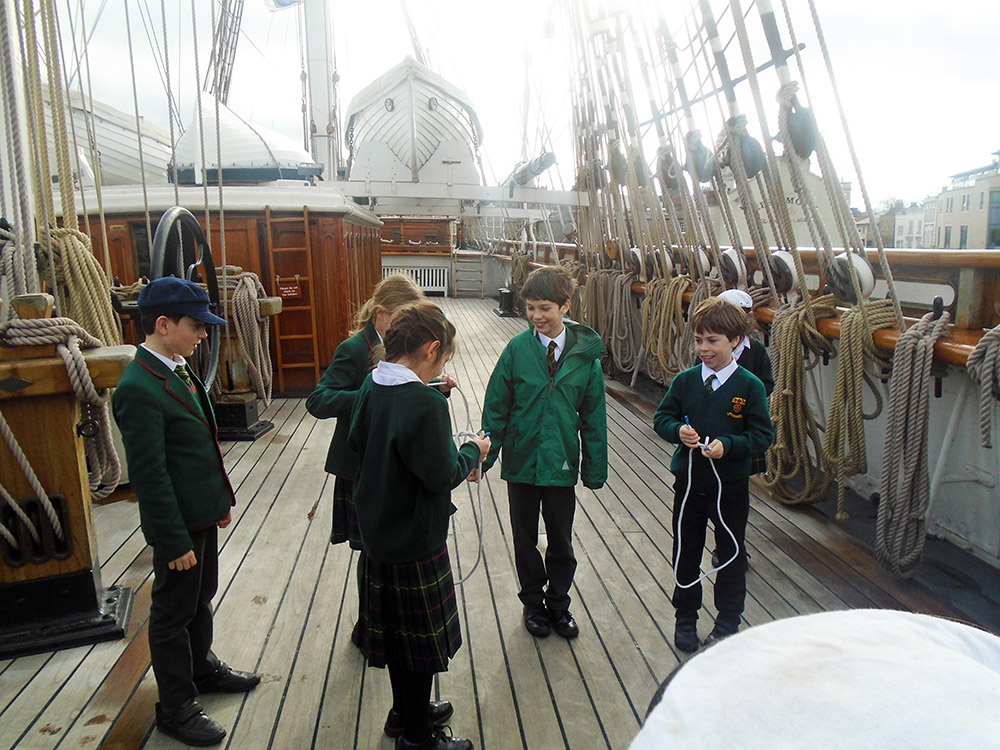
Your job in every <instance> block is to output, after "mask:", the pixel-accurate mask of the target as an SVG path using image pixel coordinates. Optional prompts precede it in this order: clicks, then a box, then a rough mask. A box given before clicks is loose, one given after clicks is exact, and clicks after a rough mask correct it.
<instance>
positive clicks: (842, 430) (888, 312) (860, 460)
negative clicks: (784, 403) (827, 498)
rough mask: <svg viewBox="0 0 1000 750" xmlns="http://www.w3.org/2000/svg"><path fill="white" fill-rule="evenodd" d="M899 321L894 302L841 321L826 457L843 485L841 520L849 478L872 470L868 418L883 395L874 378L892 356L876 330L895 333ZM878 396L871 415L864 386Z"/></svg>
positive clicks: (867, 305) (865, 307)
mask: <svg viewBox="0 0 1000 750" xmlns="http://www.w3.org/2000/svg"><path fill="white" fill-rule="evenodd" d="M895 325H896V316H895V313H894V311H893V308H892V303H891V302H890V301H888V300H869V301H867V302H864V303H863V304H862V305H861V306H859V307H854V308H852V309H850V310H847V311H846V312H844V314H843V315H841V318H840V351H839V355H838V364H837V380H836V385H835V387H834V391H833V398H832V399H831V400H830V412H829V414H828V415H827V420H826V434H825V436H824V438H823V453H824V454H825V457H826V463H827V466H829V467H830V468H831V469H832V471H833V474H834V479H835V481H836V484H837V519H838V520H844V519H846V518H847V513H845V512H844V493H845V489H846V488H845V485H844V477H846V476H850V475H853V474H864V473H865V472H867V471H868V457H867V456H868V454H867V450H866V447H865V426H864V422H865V420H866V419H875V417H877V416H878V415H879V414H880V413H881V412H882V394H881V393H880V392H879V389H878V388H877V387H876V385H875V381H874V378H876V377H879V375H880V373H879V371H880V370H883V369H888V368H889V366H890V365H891V363H892V357H891V355H889V354H887V353H883V352H882V351H881V350H879V349H878V347H876V346H875V343H874V341H873V339H872V335H873V333H874V332H875V331H876V330H880V329H883V328H892V327H893V326H895ZM865 385H867V386H868V388H869V389H870V390H871V392H872V394H873V395H874V396H875V409H874V411H873V412H872V413H871V414H865V413H864V409H863V407H862V396H863V393H864V386H865Z"/></svg>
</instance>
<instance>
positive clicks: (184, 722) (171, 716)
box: [156, 698, 226, 747]
mask: <svg viewBox="0 0 1000 750" xmlns="http://www.w3.org/2000/svg"><path fill="white" fill-rule="evenodd" d="M156 728H157V729H159V730H160V731H161V732H163V733H164V734H166V735H169V736H171V737H173V738H174V739H177V740H180V741H181V742H183V743H184V744H185V745H195V746H197V747H205V746H207V745H218V744H219V743H220V742H222V740H223V738H224V737H225V736H226V730H225V729H223V728H222V726H221V725H220V724H219V723H218V722H217V721H215V720H214V719H211V718H209V717H208V716H206V715H205V712H204V711H202V709H201V704H200V703H199V702H198V701H196V700H195V699H194V698H188V699H187V700H186V701H184V702H183V703H182V704H181V705H180V706H178V707H177V708H176V709H175V710H173V711H166V710H164V708H163V706H161V705H160V704H159V703H157V704H156Z"/></svg>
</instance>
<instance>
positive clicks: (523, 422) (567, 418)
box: [482, 320, 608, 489]
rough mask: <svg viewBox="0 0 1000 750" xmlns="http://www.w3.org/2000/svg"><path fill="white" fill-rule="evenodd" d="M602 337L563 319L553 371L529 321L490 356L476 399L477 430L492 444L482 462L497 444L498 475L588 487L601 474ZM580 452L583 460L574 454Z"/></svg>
mask: <svg viewBox="0 0 1000 750" xmlns="http://www.w3.org/2000/svg"><path fill="white" fill-rule="evenodd" d="M604 353H605V349H604V344H603V343H602V342H601V337H600V336H599V335H598V334H597V332H596V331H594V330H593V329H591V328H588V327H587V326H585V325H580V324H578V323H574V322H573V321H570V320H567V321H566V347H565V351H563V353H562V356H561V357H560V358H559V362H558V366H557V369H556V371H555V374H554V375H550V374H549V368H548V365H547V364H546V361H545V354H546V352H545V347H544V346H542V342H541V341H540V340H539V339H538V336H536V335H535V332H534V330H533V329H531V328H529V329H528V330H527V331H524V332H523V333H519V334H518V335H517V336H515V337H514V338H513V339H511V340H510V343H508V344H507V348H505V349H504V350H503V353H502V354H501V355H500V359H499V360H497V364H496V367H495V368H494V369H493V374H492V375H491V376H490V382H489V385H488V386H487V387H486V400H485V403H484V404H483V425H482V428H483V430H485V431H487V432H489V433H490V440H491V441H492V443H493V444H492V448H491V449H490V454H489V455H488V456H487V457H486V461H485V462H484V463H483V471H486V470H487V469H489V468H490V467H491V466H492V465H493V463H494V462H495V461H496V459H497V455H498V454H499V452H500V450H501V449H503V461H502V462H501V463H502V469H501V472H500V476H501V478H503V479H505V480H506V481H508V482H518V483H522V484H533V485H536V486H540V487H553V486H554V487H573V486H575V485H576V483H577V479H578V476H579V478H582V480H583V484H584V486H586V487H589V488H591V489H597V488H598V487H601V486H602V485H603V484H604V482H605V481H606V480H607V478H608V421H607V407H606V404H605V399H604V374H603V372H602V371H601V363H600V359H601V357H602V356H603V355H604ZM581 453H582V462H581Z"/></svg>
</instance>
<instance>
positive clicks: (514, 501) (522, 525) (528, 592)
mask: <svg viewBox="0 0 1000 750" xmlns="http://www.w3.org/2000/svg"><path fill="white" fill-rule="evenodd" d="M507 497H508V498H509V500H510V526H511V531H512V532H513V536H514V566H515V568H516V569H517V579H518V582H519V583H520V585H521V591H520V593H519V594H518V595H517V596H518V598H519V599H520V600H521V602H522V603H524V604H527V605H530V606H537V605H539V604H541V603H542V602H543V601H544V602H545V604H546V606H548V608H549V609H550V610H552V611H553V612H558V611H561V610H564V609H569V602H570V597H569V589H570V586H572V585H573V574H574V573H576V556H575V555H574V554H573V515H574V513H575V512H576V495H575V494H574V492H573V488H572V487H536V486H535V485H533V484H519V483H517V482H508V483H507ZM539 509H541V515H542V520H544V521H545V538H546V545H545V560H544V562H543V561H542V555H541V553H540V552H539V551H538V513H539ZM546 583H547V584H548V587H546Z"/></svg>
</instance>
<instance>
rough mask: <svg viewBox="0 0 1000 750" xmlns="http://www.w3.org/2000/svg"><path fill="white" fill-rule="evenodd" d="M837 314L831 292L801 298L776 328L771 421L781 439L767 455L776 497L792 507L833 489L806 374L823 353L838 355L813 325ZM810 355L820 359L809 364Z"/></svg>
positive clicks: (782, 315) (776, 318) (768, 479)
mask: <svg viewBox="0 0 1000 750" xmlns="http://www.w3.org/2000/svg"><path fill="white" fill-rule="evenodd" d="M836 314H837V308H836V307H835V306H834V300H833V295H832V294H826V295H823V296H820V297H817V298H816V299H813V300H811V304H807V303H806V302H805V301H803V300H799V301H798V302H796V303H795V304H794V305H790V306H785V307H782V308H781V309H779V310H778V312H777V313H776V314H775V316H774V321H773V323H772V324H771V363H772V369H773V371H774V375H775V378H774V381H775V385H774V392H773V393H772V394H771V421H772V422H773V423H774V435H775V437H774V443H773V444H772V446H771V447H770V448H769V449H768V451H767V474H766V478H765V482H766V484H767V486H768V488H769V489H771V490H773V491H774V493H775V497H776V498H777V499H779V500H780V501H781V502H783V503H786V504H788V505H797V504H800V503H814V502H817V501H819V500H822V499H823V498H824V497H825V495H826V490H827V488H828V487H829V486H830V479H829V472H828V471H826V461H825V460H824V452H823V441H822V439H821V437H820V430H819V423H818V422H817V420H816V417H815V415H814V414H813V412H812V410H811V409H810V407H809V403H808V401H807V399H806V384H807V383H806V374H807V372H808V371H809V370H811V369H812V368H813V367H815V366H816V364H817V363H818V362H819V361H820V360H819V358H818V357H817V356H816V355H817V354H820V353H824V352H825V353H827V354H832V353H834V350H833V345H832V344H831V343H830V341H829V340H828V339H827V338H826V337H825V336H824V335H823V334H822V333H820V332H819V331H818V330H817V329H816V327H815V325H814V324H813V323H812V321H813V320H819V319H822V318H832V317H834V316H835V315H836ZM809 355H812V356H813V357H814V358H813V359H812V361H811V362H810V364H808V365H807V364H806V358H807V356H809ZM810 444H811V446H812V447H811V448H810ZM813 457H815V461H816V464H815V465H814V464H813ZM793 484H794V485H795V486H794V487H793Z"/></svg>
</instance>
